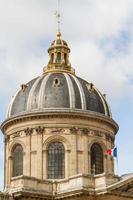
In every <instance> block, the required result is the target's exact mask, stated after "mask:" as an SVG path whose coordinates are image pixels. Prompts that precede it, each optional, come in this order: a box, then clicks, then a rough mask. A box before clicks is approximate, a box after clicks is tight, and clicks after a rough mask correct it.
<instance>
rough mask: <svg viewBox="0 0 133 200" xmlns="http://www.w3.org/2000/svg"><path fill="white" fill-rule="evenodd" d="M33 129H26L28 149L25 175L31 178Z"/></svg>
mask: <svg viewBox="0 0 133 200" xmlns="http://www.w3.org/2000/svg"><path fill="white" fill-rule="evenodd" d="M32 132H33V129H31V128H27V129H25V134H26V149H25V156H24V168H23V174H24V175H26V176H31V134H32Z"/></svg>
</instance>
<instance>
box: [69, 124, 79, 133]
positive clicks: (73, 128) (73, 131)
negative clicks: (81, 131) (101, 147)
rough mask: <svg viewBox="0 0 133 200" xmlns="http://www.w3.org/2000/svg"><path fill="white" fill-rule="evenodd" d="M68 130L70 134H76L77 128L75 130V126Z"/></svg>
mask: <svg viewBox="0 0 133 200" xmlns="http://www.w3.org/2000/svg"><path fill="white" fill-rule="evenodd" d="M69 130H70V132H71V134H76V133H77V132H78V128H76V127H75V126H73V127H71V128H70V129H69Z"/></svg>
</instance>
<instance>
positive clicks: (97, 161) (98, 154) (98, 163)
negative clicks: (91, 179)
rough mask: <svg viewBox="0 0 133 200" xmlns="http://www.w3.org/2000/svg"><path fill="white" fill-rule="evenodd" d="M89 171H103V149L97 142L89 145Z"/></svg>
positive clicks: (99, 172) (95, 172)
mask: <svg viewBox="0 0 133 200" xmlns="http://www.w3.org/2000/svg"><path fill="white" fill-rule="evenodd" d="M91 172H92V173H94V174H101V173H103V151H102V148H101V146H100V145H99V144H97V143H95V144H93V145H92V147H91Z"/></svg>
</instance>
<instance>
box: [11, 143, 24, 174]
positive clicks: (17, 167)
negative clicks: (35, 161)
mask: <svg viewBox="0 0 133 200" xmlns="http://www.w3.org/2000/svg"><path fill="white" fill-rule="evenodd" d="M12 157H13V173H12V176H13V177H14V176H19V175H22V174H23V149H22V146H21V145H17V146H16V147H15V148H14V150H13V152H12Z"/></svg>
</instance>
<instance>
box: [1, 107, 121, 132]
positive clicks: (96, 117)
mask: <svg viewBox="0 0 133 200" xmlns="http://www.w3.org/2000/svg"><path fill="white" fill-rule="evenodd" d="M55 117H56V118H64V117H65V118H69V119H73V118H75V119H84V120H88V119H89V120H93V121H98V122H101V123H107V124H108V125H109V126H111V127H112V128H113V129H114V132H115V134H116V133H117V131H118V129H119V126H118V124H117V123H116V122H115V121H114V120H113V119H112V118H109V117H106V116H105V115H103V114H99V113H96V112H92V111H88V112H85V111H81V110H74V111H71V110H69V109H68V110H65V109H58V110H54V109H53V110H50V109H49V110H47V111H42V112H29V113H23V114H20V115H18V116H14V117H12V118H9V119H6V120H5V121H4V122H3V123H2V124H1V126H0V128H1V130H2V132H3V133H4V132H5V130H6V129H7V128H8V127H10V126H12V125H15V124H17V123H19V122H25V121H31V120H35V119H37V120H39V119H45V118H55Z"/></svg>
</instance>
